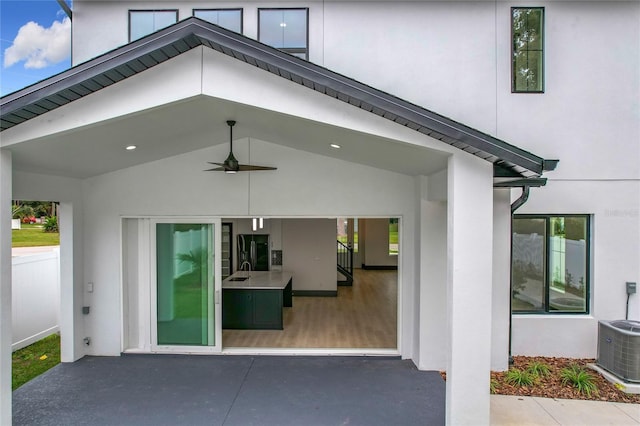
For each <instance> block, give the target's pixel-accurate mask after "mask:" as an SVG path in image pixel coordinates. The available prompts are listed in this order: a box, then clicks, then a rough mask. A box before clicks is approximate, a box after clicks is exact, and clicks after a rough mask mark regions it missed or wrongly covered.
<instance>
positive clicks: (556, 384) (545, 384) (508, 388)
mask: <svg viewBox="0 0 640 426" xmlns="http://www.w3.org/2000/svg"><path fill="white" fill-rule="evenodd" d="M534 361H537V362H541V363H544V364H546V365H547V366H548V367H549V372H550V374H549V375H547V376H546V377H541V378H539V379H538V381H537V383H536V384H534V385H532V386H514V385H511V384H509V383H507V382H506V380H505V378H504V376H505V372H495V371H492V372H491V380H492V381H494V384H495V388H494V393H495V394H497V395H517V396H539V397H543V398H562V399H588V400H593V401H612V402H628V403H640V395H633V394H628V393H624V392H622V391H621V390H619V389H617V388H616V387H615V386H614V384H613V383H610V382H609V381H607V379H605V378H604V377H602V376H601V375H600V374H599V373H598V372H597V371H595V370H592V369H590V368H588V367H587V364H590V363H595V360H593V359H575V358H549V357H526V356H514V357H513V366H511V368H517V369H520V370H525V369H526V368H527V367H528V366H529V363H531V362H534ZM572 364H578V365H580V366H584V367H585V369H586V371H587V372H588V373H589V374H591V375H592V376H593V378H594V382H595V384H596V386H597V388H598V392H597V393H592V394H591V396H590V397H589V396H587V395H586V394H584V393H581V392H579V391H578V390H577V389H576V388H574V387H573V386H571V385H570V384H567V385H564V384H562V379H561V377H560V372H561V371H562V369H563V368H567V367H569V366H570V365H572ZM441 374H442V377H443V378H444V379H445V380H446V374H445V373H441Z"/></svg>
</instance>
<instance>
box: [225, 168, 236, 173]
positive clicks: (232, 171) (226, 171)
mask: <svg viewBox="0 0 640 426" xmlns="http://www.w3.org/2000/svg"><path fill="white" fill-rule="evenodd" d="M224 172H225V173H229V174H235V173H238V172H237V171H236V170H230V169H227V170H225V171H224Z"/></svg>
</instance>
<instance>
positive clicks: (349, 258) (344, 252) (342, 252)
mask: <svg viewBox="0 0 640 426" xmlns="http://www.w3.org/2000/svg"><path fill="white" fill-rule="evenodd" d="M336 241H337V243H338V271H339V272H340V273H341V274H342V275H344V276H345V278H346V281H340V282H341V283H347V284H348V285H350V284H351V283H353V247H351V245H347V244H344V243H343V242H341V241H339V240H336Z"/></svg>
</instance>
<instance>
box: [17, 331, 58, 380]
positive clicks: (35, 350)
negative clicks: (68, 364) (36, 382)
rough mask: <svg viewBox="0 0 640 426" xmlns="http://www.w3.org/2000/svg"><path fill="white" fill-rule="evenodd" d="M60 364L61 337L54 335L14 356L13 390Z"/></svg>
mask: <svg viewBox="0 0 640 426" xmlns="http://www.w3.org/2000/svg"><path fill="white" fill-rule="evenodd" d="M59 363H60V336H59V335H58V334H52V335H51V336H48V337H45V338H44V339H42V340H39V341H37V342H35V343H34V344H32V345H29V346H27V347H26V348H22V349H19V350H17V351H15V352H14V353H13V356H12V362H11V367H12V377H11V389H12V390H16V389H17V388H19V387H20V386H22V385H23V384H25V383H27V382H28V381H29V380H31V379H33V378H34V377H37V376H39V375H40V374H42V373H44V372H45V371H47V370H48V369H50V368H52V367H55V366H56V365H58V364H59Z"/></svg>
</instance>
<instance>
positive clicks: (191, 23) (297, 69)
mask: <svg viewBox="0 0 640 426" xmlns="http://www.w3.org/2000/svg"><path fill="white" fill-rule="evenodd" d="M201 45H204V46H207V47H210V48H213V49H215V50H217V51H219V52H222V53H224V54H227V55H229V56H232V57H234V58H236V59H238V60H242V61H244V62H246V63H248V64H251V65H254V66H258V67H259V68H262V69H263V70H266V71H269V72H271V73H274V74H276V75H279V76H281V77H283V78H286V79H288V80H291V81H293V82H296V83H298V84H301V85H304V86H307V87H308V88H310V89H313V90H316V91H319V92H321V93H323V94H326V95H328V96H331V97H333V98H336V99H338V100H341V101H343V102H347V103H349V104H352V105H354V106H356V107H359V108H361V109H364V110H366V111H369V112H373V113H374V114H377V115H380V116H381V117H384V118H387V119H389V120H392V121H394V122H396V123H398V124H401V125H404V126H406V127H409V128H411V129H414V130H416V131H418V132H420V133H423V134H426V135H429V136H431V137H434V138H436V139H439V140H441V141H443V142H444V143H447V144H449V145H452V146H454V147H456V148H459V149H462V150H464V151H467V152H470V153H472V154H474V155H476V156H478V157H480V158H483V159H485V160H487V161H490V162H492V163H494V164H499V165H500V166H501V167H502V168H505V169H509V170H511V171H513V172H514V173H516V174H517V175H518V176H521V177H537V176H540V175H541V174H542V173H543V171H545V169H546V167H545V166H549V164H550V163H549V161H550V160H545V159H543V158H541V157H538V156H536V155H534V154H532V153H530V152H528V151H525V150H523V149H520V148H518V147H516V146H514V145H511V144H509V143H507V142H505V141H502V140H500V139H497V138H495V137H493V136H491V135H488V134H486V133H483V132H480V131H478V130H476V129H473V128H471V127H469V126H466V125H464V124H462V123H459V122H456V121H454V120H451V119H450V118H447V117H444V116H442V115H440V114H437V113H435V112H433V111H430V110H427V109H425V108H422V107H420V106H418V105H415V104H412V103H410V102H408V101H405V100H403V99H400V98H398V97H396V96H393V95H391V94H389V93H386V92H383V91H381V90H378V89H375V88H373V87H371V86H368V85H366V84H363V83H361V82H359V81H356V80H354V79H351V78H349V77H346V76H344V75H341V74H338V73H336V72H333V71H331V70H329V69H327V68H324V67H321V66H319V65H316V64H313V63H311V62H308V61H305V60H303V59H300V58H297V57H295V56H293V55H289V54H287V53H285V52H282V51H280V50H278V49H275V48H272V47H270V46H267V45H265V44H262V43H260V42H258V41H256V40H253V39H250V38H248V37H245V36H243V35H241V34H238V33H235V32H232V31H229V30H226V29H224V28H221V27H219V26H217V25H215V24H211V23H209V22H206V21H203V20H201V19H198V18H195V17H190V18H187V19H185V20H183V21H180V22H178V23H176V24H174V25H172V26H170V27H167V28H165V29H162V30H160V31H158V32H155V33H153V34H151V35H149V36H147V37H144V38H142V39H139V40H136V41H134V42H132V43H129V44H127V45H125V46H122V47H119V48H117V49H114V50H112V51H110V52H107V53H105V54H103V55H101V56H99V57H97V58H94V59H92V60H89V61H87V62H85V63H82V64H79V65H77V66H75V67H73V68H71V69H69V70H67V71H64V72H62V73H60V74H57V75H55V76H53V77H50V78H48V79H46V80H43V81H40V82H38V83H36V84H34V85H32V86H29V87H27V88H25V89H22V90H19V91H17V92H14V93H11V94H8V95H6V96H4V97H2V98H0V118H2V130H6V129H7V128H10V127H13V126H14V125H17V124H20V123H21V122H24V121H27V120H29V119H31V118H33V117H35V116H37V115H40V114H43V113H45V112H47V111H49V110H52V109H55V108H57V106H60V104H65V103H67V102H71V101H73V100H75V99H67V98H69V96H66V97H64V96H62V97H61V96H60V94H63V93H65V91H67V92H66V94H67V95H69V94H71V95H72V96H71V97H72V98H76V99H77V98H79V97H82V96H85V95H86V94H90V93H93V92H95V91H97V90H100V89H101V88H103V87H106V86H108V85H110V84H113V83H115V82H117V81H119V80H117V81H112V79H109V78H108V77H107V73H109V72H111V73H113V72H114V70H117V69H118V67H128V65H127V64H130V65H131V64H133V63H134V62H135V63H136V66H137V67H129V68H128V70H130V71H132V72H131V74H135V73H137V72H141V71H144V70H145V69H148V68H150V67H152V66H155V65H157V64H158V63H160V62H164V61H165V60H168V59H170V58H172V57H174V56H177V55H179V54H181V53H184V52H185V51H187V50H189V49H192V48H194V47H197V46H201ZM140 63H144V66H142V67H140ZM126 77H128V75H127V76H125V77H123V78H126ZM74 87H75V88H77V89H80V90H75V89H74ZM69 91H70V92H69ZM83 92H88V93H84V94H83ZM65 100H67V101H65ZM38 103H39V105H36V104H38ZM43 105H44V107H43ZM34 106H35V107H34Z"/></svg>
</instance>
